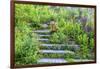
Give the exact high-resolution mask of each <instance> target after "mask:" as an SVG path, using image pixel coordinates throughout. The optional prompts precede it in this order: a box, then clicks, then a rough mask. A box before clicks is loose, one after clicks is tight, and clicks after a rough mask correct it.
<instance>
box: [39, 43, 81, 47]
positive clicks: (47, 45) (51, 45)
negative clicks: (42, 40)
mask: <svg viewBox="0 0 100 69" xmlns="http://www.w3.org/2000/svg"><path fill="white" fill-rule="evenodd" d="M41 46H44V47H53V46H58V47H59V46H69V47H78V46H79V45H66V44H41Z"/></svg>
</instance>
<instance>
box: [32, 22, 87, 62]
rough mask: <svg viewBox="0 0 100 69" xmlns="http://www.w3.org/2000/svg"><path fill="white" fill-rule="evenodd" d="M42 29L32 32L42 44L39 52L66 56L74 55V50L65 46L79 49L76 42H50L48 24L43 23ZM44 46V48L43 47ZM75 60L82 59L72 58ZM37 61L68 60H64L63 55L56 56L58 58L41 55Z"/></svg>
mask: <svg viewBox="0 0 100 69" xmlns="http://www.w3.org/2000/svg"><path fill="white" fill-rule="evenodd" d="M42 26H43V29H40V30H35V31H34V32H35V33H37V34H38V36H39V38H38V39H37V40H39V41H40V42H41V43H42V44H41V45H40V46H41V47H42V49H40V51H39V53H40V54H43V55H44V54H49V55H50V54H58V55H59V54H60V55H65V56H67V54H71V55H74V54H75V52H74V51H72V50H70V49H68V50H66V49H65V48H66V47H69V48H73V49H76V50H77V49H79V45H77V44H74V45H73V44H69V45H66V44H53V43H50V41H49V38H50V36H51V34H50V30H49V29H48V25H47V24H43V25H42ZM45 48H46V49H45ZM74 61H75V62H79V61H82V60H80V59H74ZM85 61H89V60H85ZM37 62H38V63H67V62H68V61H67V60H65V59H64V58H63V57H58V58H51V57H48V58H47V57H45V56H44V57H43V58H40V59H39V60H38V61H37Z"/></svg>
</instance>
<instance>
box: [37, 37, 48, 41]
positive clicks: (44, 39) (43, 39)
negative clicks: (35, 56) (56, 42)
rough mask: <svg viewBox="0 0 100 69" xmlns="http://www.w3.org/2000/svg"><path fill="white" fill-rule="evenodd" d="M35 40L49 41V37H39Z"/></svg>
mask: <svg viewBox="0 0 100 69" xmlns="http://www.w3.org/2000/svg"><path fill="white" fill-rule="evenodd" d="M37 40H39V41H45V42H48V41H49V39H46V38H40V39H37Z"/></svg>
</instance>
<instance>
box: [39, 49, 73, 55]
mask: <svg viewBox="0 0 100 69" xmlns="http://www.w3.org/2000/svg"><path fill="white" fill-rule="evenodd" d="M39 52H40V53H52V54H53V53H54V54H55V53H56V54H66V53H69V54H74V52H72V51H67V50H40V51H39Z"/></svg>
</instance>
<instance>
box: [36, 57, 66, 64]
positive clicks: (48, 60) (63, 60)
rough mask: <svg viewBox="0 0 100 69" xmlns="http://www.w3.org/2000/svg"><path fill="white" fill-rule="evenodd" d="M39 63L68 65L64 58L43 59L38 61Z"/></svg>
mask: <svg viewBox="0 0 100 69" xmlns="http://www.w3.org/2000/svg"><path fill="white" fill-rule="evenodd" d="M38 62H39V63H66V62H67V61H66V60H65V59H63V58H41V59H40V60H38Z"/></svg>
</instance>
